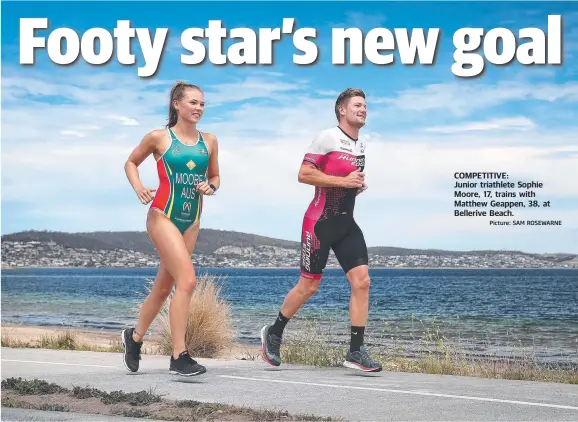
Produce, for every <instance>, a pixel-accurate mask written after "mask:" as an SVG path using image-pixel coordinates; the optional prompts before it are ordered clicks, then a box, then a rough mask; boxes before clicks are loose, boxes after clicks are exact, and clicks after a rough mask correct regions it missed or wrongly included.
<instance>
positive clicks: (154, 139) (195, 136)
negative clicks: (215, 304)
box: [122, 82, 220, 376]
mask: <svg viewBox="0 0 578 422" xmlns="http://www.w3.org/2000/svg"><path fill="white" fill-rule="evenodd" d="M204 107H205V100H204V96H203V92H202V90H201V89H200V88H199V87H197V86H195V85H191V84H187V83H185V82H177V83H176V84H175V85H174V86H173V88H172V89H171V93H170V103H169V122H168V124H167V127H166V129H163V130H153V131H151V132H149V133H148V134H146V135H145V136H144V138H143V139H142V141H141V142H140V144H139V145H138V146H137V147H136V148H135V149H134V150H133V151H132V153H131V154H130V156H129V157H128V160H127V162H126V165H125V171H126V175H127V178H128V180H129V182H130V184H131V185H132V187H133V189H134V191H135V192H136V194H137V196H138V198H139V199H140V201H141V202H142V203H143V204H145V205H146V204H148V203H149V202H151V201H152V203H151V206H150V209H149V211H148V214H147V221H146V229H147V232H148V235H149V237H150V239H151V241H152V242H153V244H154V246H155V248H156V249H157V252H158V254H159V256H160V265H159V269H158V272H157V275H156V278H155V281H154V285H153V288H152V290H151V292H150V293H149V295H148V296H147V298H146V300H145V301H144V302H143V304H142V307H141V310H140V315H139V318H138V322H137V324H136V326H135V327H132V328H128V329H125V330H123V331H122V343H123V346H124V364H125V366H126V368H127V369H128V370H130V371H132V372H136V371H138V369H139V360H140V359H141V356H140V355H141V347H142V341H143V337H144V335H145V333H146V332H147V330H148V328H149V327H150V325H151V324H152V322H153V320H154V319H155V317H156V316H157V315H158V313H159V312H160V310H161V308H162V306H163V304H164V302H165V300H166V299H167V297H168V296H169V293H170V292H171V291H172V289H173V286H174V285H175V284H176V289H175V292H174V294H173V296H172V298H171V303H170V308H169V318H170V329H171V337H172V342H173V353H172V355H171V358H170V364H169V371H170V373H171V374H176V375H186V376H190V375H199V374H202V373H204V372H206V368H205V367H204V366H202V365H199V364H198V363H197V362H196V361H195V360H194V359H193V358H192V357H191V356H190V355H189V353H188V351H187V349H186V347H185V332H186V326H187V319H188V308H189V303H190V301H191V296H192V293H193V290H194V289H195V285H196V277H195V270H194V268H193V264H192V262H191V255H192V253H193V251H194V249H195V243H196V241H197V236H198V234H199V226H200V218H201V213H202V210H203V197H204V196H205V195H213V194H214V193H215V191H216V190H217V189H218V188H219V186H220V177H219V162H218V142H217V138H216V137H215V135H213V134H211V133H206V132H201V131H199V129H197V124H198V123H199V121H200V119H201V117H202V116H203V112H204ZM150 154H153V156H154V158H155V160H156V164H157V171H158V176H159V182H160V183H159V187H158V190H157V189H148V188H145V187H144V186H143V184H142V183H141V181H140V178H139V173H138V166H139V165H140V164H141V163H142V162H143V161H144V160H145V159H146V158H147V157H148V156H149V155H150ZM154 192H156V194H154Z"/></svg>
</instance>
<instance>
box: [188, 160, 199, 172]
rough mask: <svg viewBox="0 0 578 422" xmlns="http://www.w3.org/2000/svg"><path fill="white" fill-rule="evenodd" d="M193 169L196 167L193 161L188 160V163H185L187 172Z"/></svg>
mask: <svg viewBox="0 0 578 422" xmlns="http://www.w3.org/2000/svg"><path fill="white" fill-rule="evenodd" d="M195 167H197V165H196V164H195V162H194V161H193V160H189V161H188V163H187V168H188V169H189V170H192V169H194V168H195Z"/></svg>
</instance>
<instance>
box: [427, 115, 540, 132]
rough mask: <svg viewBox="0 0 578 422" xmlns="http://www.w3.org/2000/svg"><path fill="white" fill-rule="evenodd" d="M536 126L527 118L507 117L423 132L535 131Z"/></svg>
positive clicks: (438, 127) (428, 129) (431, 128)
mask: <svg viewBox="0 0 578 422" xmlns="http://www.w3.org/2000/svg"><path fill="white" fill-rule="evenodd" d="M535 126H536V125H535V124H534V122H533V121H532V120H530V119H528V118H527V117H506V118H502V119H500V118H497V119H490V120H486V121H480V122H467V123H462V124H459V125H447V126H428V127H425V128H424V129H423V130H424V131H425V132H434V133H458V132H474V131H476V132H477V131H491V130H520V131H526V130H530V129H533V128H534V127H535Z"/></svg>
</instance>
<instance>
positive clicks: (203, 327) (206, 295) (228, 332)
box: [158, 274, 234, 358]
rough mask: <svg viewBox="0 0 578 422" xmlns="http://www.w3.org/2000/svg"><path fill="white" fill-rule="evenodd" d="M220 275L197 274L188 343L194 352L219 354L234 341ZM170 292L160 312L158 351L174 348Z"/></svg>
mask: <svg viewBox="0 0 578 422" xmlns="http://www.w3.org/2000/svg"><path fill="white" fill-rule="evenodd" d="M219 280H220V279H217V278H216V277H215V276H213V275H209V274H201V275H199V276H197V286H196V288H195V290H194V292H193V296H192V298H191V303H190V305H189V314H188V321H187V331H186V335H185V345H186V347H187V350H188V351H189V353H190V354H191V356H195V357H202V358H214V357H218V356H219V355H220V354H221V353H222V352H225V351H226V350H227V349H229V348H230V347H231V346H232V345H233V338H234V334H233V330H232V329H231V326H230V306H229V304H228V303H227V302H226V301H225V300H224V299H223V298H222V297H221V287H220V286H219V283H218V281H219ZM171 298H172V294H171V296H169V298H168V299H167V301H166V302H165V304H164V306H163V308H162V309H161V312H160V314H159V316H158V318H159V322H160V326H161V328H160V340H159V342H158V345H159V353H161V354H166V355H170V354H171V353H172V351H173V346H172V335H171V329H170V319H169V309H170V303H171Z"/></svg>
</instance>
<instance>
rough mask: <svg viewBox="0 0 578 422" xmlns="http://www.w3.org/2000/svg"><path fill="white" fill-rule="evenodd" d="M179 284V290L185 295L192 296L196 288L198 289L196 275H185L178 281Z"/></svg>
mask: <svg viewBox="0 0 578 422" xmlns="http://www.w3.org/2000/svg"><path fill="white" fill-rule="evenodd" d="M176 283H177V290H180V291H182V292H184V293H187V294H191V293H193V290H195V287H197V278H196V277H195V274H194V273H192V274H185V275H183V276H181V277H179V279H177V281H176Z"/></svg>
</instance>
